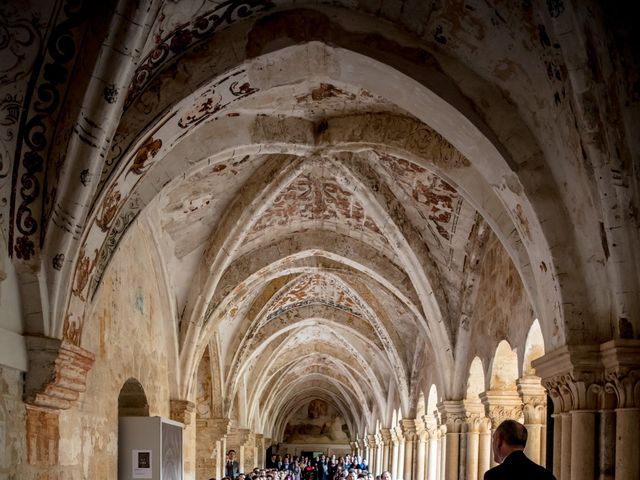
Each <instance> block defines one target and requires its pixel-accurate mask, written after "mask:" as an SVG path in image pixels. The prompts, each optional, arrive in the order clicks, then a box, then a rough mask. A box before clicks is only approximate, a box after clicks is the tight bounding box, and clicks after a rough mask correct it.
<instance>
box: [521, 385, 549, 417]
mask: <svg viewBox="0 0 640 480" xmlns="http://www.w3.org/2000/svg"><path fill="white" fill-rule="evenodd" d="M516 387H517V388H518V394H520V398H521V399H522V412H523V413H524V423H525V425H531V424H543V423H545V419H546V416H547V392H546V390H545V389H544V387H543V386H542V383H541V379H540V377H537V376H535V375H527V376H524V377H522V378H519V379H518V380H517V381H516Z"/></svg>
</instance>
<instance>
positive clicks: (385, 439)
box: [380, 428, 393, 445]
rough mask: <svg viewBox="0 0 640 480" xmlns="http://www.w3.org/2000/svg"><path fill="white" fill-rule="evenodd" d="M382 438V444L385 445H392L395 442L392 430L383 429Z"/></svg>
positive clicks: (381, 431) (381, 430)
mask: <svg viewBox="0 0 640 480" xmlns="http://www.w3.org/2000/svg"><path fill="white" fill-rule="evenodd" d="M380 437H381V438H382V443H383V444H384V445H391V442H392V441H393V435H392V433H391V429H390V428H381V429H380Z"/></svg>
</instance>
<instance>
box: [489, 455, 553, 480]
mask: <svg viewBox="0 0 640 480" xmlns="http://www.w3.org/2000/svg"><path fill="white" fill-rule="evenodd" d="M514 475H518V476H519V477H520V478H521V479H522V480H526V479H529V478H535V479H536V480H555V478H556V477H554V476H553V474H552V473H551V472H550V471H549V470H547V469H546V468H544V467H542V466H540V465H538V464H537V463H535V462H533V461H531V460H530V459H529V458H527V457H525V456H524V455H523V456H521V457H516V458H513V459H512V461H511V462H508V463H503V464H501V465H497V466H495V467H493V468H492V469H490V470H488V471H487V472H486V473H485V474H484V480H501V479H512V478H514Z"/></svg>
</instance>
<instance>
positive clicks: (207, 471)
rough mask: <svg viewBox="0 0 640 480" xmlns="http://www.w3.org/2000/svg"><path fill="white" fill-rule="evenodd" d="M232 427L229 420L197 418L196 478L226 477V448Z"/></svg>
mask: <svg viewBox="0 0 640 480" xmlns="http://www.w3.org/2000/svg"><path fill="white" fill-rule="evenodd" d="M230 425H231V420H229V419H228V418H196V478H211V476H212V475H215V477H216V478H222V477H223V476H224V465H225V454H226V451H225V450H224V448H225V440H226V438H227V435H228V433H229V427H230ZM212 472H213V473H212Z"/></svg>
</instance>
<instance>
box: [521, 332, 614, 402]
mask: <svg viewBox="0 0 640 480" xmlns="http://www.w3.org/2000/svg"><path fill="white" fill-rule="evenodd" d="M532 365H533V367H534V368H535V369H536V374H538V375H539V376H540V377H541V378H542V385H544V387H545V388H546V389H547V391H548V392H549V395H550V396H551V398H552V399H553V405H554V411H555V412H556V413H563V412H570V411H572V410H595V409H597V408H598V406H599V403H600V402H599V400H600V398H601V395H602V393H603V383H604V381H603V380H604V378H603V369H602V362H601V354H600V346H599V345H565V346H564V347H561V348H559V349H558V350H555V351H553V352H550V353H547V354H546V355H544V356H542V357H540V358H538V359H536V360H534V361H533V362H532Z"/></svg>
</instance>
